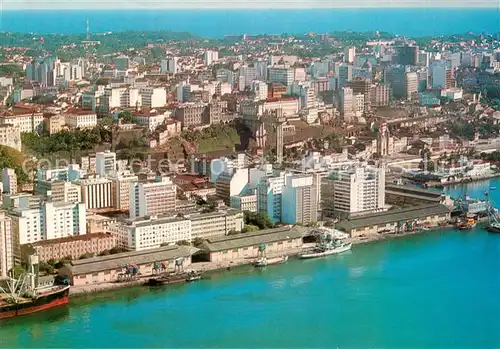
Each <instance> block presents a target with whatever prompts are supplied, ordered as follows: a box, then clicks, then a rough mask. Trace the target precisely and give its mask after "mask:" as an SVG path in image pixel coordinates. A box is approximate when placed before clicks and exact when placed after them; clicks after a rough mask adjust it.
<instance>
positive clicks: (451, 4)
mask: <svg viewBox="0 0 500 349" xmlns="http://www.w3.org/2000/svg"><path fill="white" fill-rule="evenodd" d="M1 6H2V9H3V10H16V9H19V10H32V9H96V10H99V9H131V8H139V9H147V8H161V9H207V8H217V9H224V8H227V9H233V8H236V9H237V8H252V9H288V8H289V9H296V8H315V9H318V8H471V9H475V8H492V9H495V8H498V7H499V2H498V0H474V1H470V0H357V1H355V2H353V1H347V0H306V1H303V0H221V1H209V0H184V1H182V2H179V1H177V0H146V1H143V0H136V1H132V0H123V1H118V0H111V1H109V0H108V1H97V0H90V1H82V0H77V1H72V2H68V1H63V0H52V1H47V0H3V1H2V5H1Z"/></svg>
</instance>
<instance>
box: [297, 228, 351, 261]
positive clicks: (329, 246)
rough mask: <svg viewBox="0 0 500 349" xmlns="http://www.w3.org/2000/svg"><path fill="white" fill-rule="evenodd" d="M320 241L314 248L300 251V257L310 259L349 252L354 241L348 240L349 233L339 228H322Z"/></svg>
mask: <svg viewBox="0 0 500 349" xmlns="http://www.w3.org/2000/svg"><path fill="white" fill-rule="evenodd" d="M319 236H320V243H319V244H317V245H316V246H315V247H314V248H313V249H311V250H306V251H303V252H301V253H299V258H301V259H310V258H318V257H324V256H330V255H333V254H339V253H342V252H347V251H349V250H350V249H351V247H352V243H350V242H348V241H347V238H348V237H349V236H348V235H347V234H345V233H343V232H341V231H338V230H329V229H321V231H320V234H319Z"/></svg>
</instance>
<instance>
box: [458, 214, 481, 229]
mask: <svg viewBox="0 0 500 349" xmlns="http://www.w3.org/2000/svg"><path fill="white" fill-rule="evenodd" d="M476 225H477V220H476V218H475V217H473V216H469V217H467V219H466V220H465V221H464V222H462V223H460V224H458V226H457V229H458V230H469V229H472V228H474V227H475V226H476Z"/></svg>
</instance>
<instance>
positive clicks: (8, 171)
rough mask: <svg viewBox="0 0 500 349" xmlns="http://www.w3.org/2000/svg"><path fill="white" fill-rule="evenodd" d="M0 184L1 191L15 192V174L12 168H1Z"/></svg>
mask: <svg viewBox="0 0 500 349" xmlns="http://www.w3.org/2000/svg"><path fill="white" fill-rule="evenodd" d="M2 185H3V192H4V193H6V194H16V193H17V175H16V171H14V169H12V168H4V169H3V170H2Z"/></svg>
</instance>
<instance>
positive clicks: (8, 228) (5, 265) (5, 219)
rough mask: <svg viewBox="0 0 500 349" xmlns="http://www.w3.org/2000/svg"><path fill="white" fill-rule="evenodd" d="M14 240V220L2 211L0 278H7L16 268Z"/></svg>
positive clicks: (0, 221)
mask: <svg viewBox="0 0 500 349" xmlns="http://www.w3.org/2000/svg"><path fill="white" fill-rule="evenodd" d="M13 239H14V236H13V232H12V220H11V219H10V217H9V216H7V215H6V214H5V211H0V278H2V277H6V276H7V275H8V272H9V270H11V269H12V267H13V266H14V241H13Z"/></svg>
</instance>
